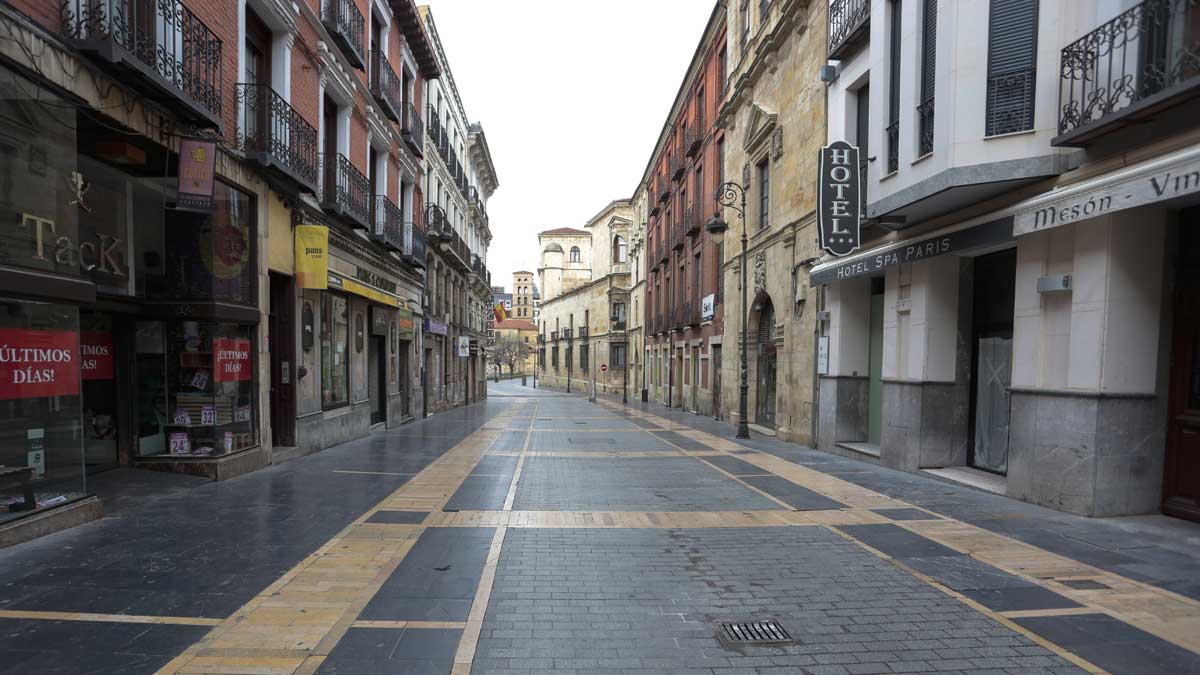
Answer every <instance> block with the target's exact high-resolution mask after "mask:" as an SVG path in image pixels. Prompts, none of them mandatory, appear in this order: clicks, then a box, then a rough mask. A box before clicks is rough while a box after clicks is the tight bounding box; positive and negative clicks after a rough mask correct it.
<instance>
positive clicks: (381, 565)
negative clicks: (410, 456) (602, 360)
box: [158, 411, 512, 675]
mask: <svg viewBox="0 0 1200 675" xmlns="http://www.w3.org/2000/svg"><path fill="white" fill-rule="evenodd" d="M511 418H512V413H511V411H510V412H508V413H501V414H500V415H498V416H497V417H495V418H493V419H492V420H490V421H489V422H488V423H487V424H485V425H484V427H483V428H481V429H479V430H477V431H475V432H474V433H472V434H471V435H469V436H467V437H466V438H465V439H463V441H462V442H461V443H459V444H458V445H456V446H454V447H453V448H451V449H450V450H448V451H447V452H446V453H445V454H443V455H442V456H441V457H439V458H438V459H436V460H434V461H433V462H432V463H430V464H429V466H427V467H426V468H425V469H424V470H423V471H421V472H420V473H419V474H417V475H416V476H415V477H414V478H413V479H412V480H411V481H409V482H407V483H405V484H404V485H403V486H401V487H400V488H399V489H397V490H396V491H395V492H393V493H392V494H391V495H389V496H388V497H387V498H386V499H384V500H383V501H382V502H380V503H379V504H377V505H376V506H374V507H373V508H371V509H369V510H367V511H366V512H365V513H363V514H362V515H361V516H360V517H359V518H358V519H357V520H355V521H354V522H353V523H351V524H350V525H348V526H347V527H346V528H344V529H343V530H342V531H341V532H339V533H338V535H337V536H335V537H334V538H333V539H331V540H329V541H328V542H326V543H325V544H324V545H323V546H321V547H320V548H319V549H317V550H316V551H315V552H314V553H312V554H311V555H309V556H308V557H307V558H305V559H304V560H303V561H301V562H300V564H298V565H296V566H295V567H294V568H292V569H291V570H289V571H288V572H287V573H286V574H284V575H283V576H282V577H280V578H279V579H278V580H276V581H275V582H274V583H272V584H271V585H270V586H268V587H267V588H266V589H264V590H263V592H262V593H260V594H259V595H257V596H256V597H254V598H253V599H252V600H250V602H248V603H246V604H245V605H244V606H242V608H241V609H239V610H238V611H237V612H235V613H234V614H233V615H232V616H230V617H229V618H228V619H226V620H225V621H223V622H222V623H221V625H219V626H217V627H216V628H214V629H213V630H212V631H210V632H209V633H208V634H207V635H206V636H205V637H204V638H203V639H201V640H200V641H199V642H198V643H196V644H194V645H192V646H191V647H189V648H188V649H187V650H186V651H185V652H184V653H183V654H181V655H180V656H178V657H176V658H175V659H173V660H171V661H170V662H169V663H168V664H167V665H165V666H164V667H163V668H161V669H159V671H158V674H159V675H190V674H193V673H209V674H218V675H222V674H229V675H234V674H245V673H256V674H262V675H293V674H296V675H310V674H311V673H314V672H316V670H317V668H319V667H320V665H321V663H322V662H323V661H324V659H325V657H326V656H328V654H329V652H330V651H332V649H333V647H334V646H335V645H336V644H337V642H338V640H340V639H341V637H342V635H344V634H345V632H346V631H347V630H348V629H349V628H350V626H351V625H352V624H353V623H354V620H355V619H356V618H357V616H358V614H359V612H361V611H362V609H363V607H365V606H366V604H367V603H368V602H369V601H370V599H371V598H372V597H373V596H374V595H375V593H376V592H377V591H378V590H379V588H380V586H382V585H383V582H384V581H386V580H387V578H388V576H389V575H390V574H391V573H392V572H393V571H394V570H395V569H396V567H397V566H399V564H400V562H401V561H402V560H403V559H404V556H405V555H407V553H408V551H409V550H410V549H411V548H412V546H413V543H414V542H415V541H416V539H417V537H419V536H420V534H421V532H422V531H424V529H425V527H426V525H427V524H428V519H427V520H426V523H425V524H422V525H403V524H390V523H367V522H366V521H367V520H368V519H369V518H370V517H371V516H373V515H374V514H375V513H377V512H379V511H382V510H396V511H430V512H437V511H439V510H440V509H441V508H442V506H444V505H445V504H446V502H447V501H448V500H449V499H450V497H451V496H452V495H453V494H454V492H455V490H457V489H458V487H459V485H460V484H461V483H462V481H463V480H464V479H465V478H466V477H467V475H468V474H470V473H471V470H472V469H474V467H475V465H476V464H477V463H478V462H479V460H480V459H481V458H482V457H483V455H484V453H485V452H486V450H487V448H488V447H489V446H490V445H491V443H492V442H493V441H494V440H495V439H496V438H497V437H498V436H499V434H500V433H501V430H502V429H504V428H505V427H507V424H508V421H509V420H510V419H511Z"/></svg>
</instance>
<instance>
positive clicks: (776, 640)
mask: <svg viewBox="0 0 1200 675" xmlns="http://www.w3.org/2000/svg"><path fill="white" fill-rule="evenodd" d="M717 638H718V639H719V640H720V641H721V642H723V643H725V644H727V645H773V644H781V643H785V642H794V641H795V640H794V638H792V636H791V634H790V633H788V632H787V629H786V628H784V627H783V626H782V625H780V624H779V622H778V621H776V620H774V619H768V620H766V621H722V622H720V623H718V624H717Z"/></svg>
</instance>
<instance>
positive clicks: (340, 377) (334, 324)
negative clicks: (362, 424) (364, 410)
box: [321, 292, 350, 408]
mask: <svg viewBox="0 0 1200 675" xmlns="http://www.w3.org/2000/svg"><path fill="white" fill-rule="evenodd" d="M349 402H350V302H349V300H347V299H346V296H344V295H340V294H338V293H329V292H326V293H322V294H321V405H322V407H324V408H336V407H340V406H344V405H346V404H347V403H349Z"/></svg>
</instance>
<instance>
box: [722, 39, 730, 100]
mask: <svg viewBox="0 0 1200 675" xmlns="http://www.w3.org/2000/svg"><path fill="white" fill-rule="evenodd" d="M720 61H721V72H720V77H721V79H720V82H721V91H725V85H726V84H728V82H729V50H728V49H726V48H725V47H721V56H720Z"/></svg>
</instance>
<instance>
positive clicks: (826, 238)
mask: <svg viewBox="0 0 1200 675" xmlns="http://www.w3.org/2000/svg"><path fill="white" fill-rule="evenodd" d="M818 165H819V170H818V173H817V232H818V233H819V234H820V237H821V248H823V249H825V250H826V251H828V252H829V254H830V255H835V256H844V255H850V254H851V253H853V252H854V251H856V250H857V249H858V247H859V246H860V245H861V243H862V239H861V232H860V227H861V223H860V222H859V215H860V214H861V213H862V186H861V185H860V184H859V179H860V176H861V174H860V173H859V171H858V148H856V147H854V146H853V145H850V144H849V143H847V142H846V141H834V142H833V143H830V144H829V145H827V146H825V147H824V148H821V151H820V154H819V159H818Z"/></svg>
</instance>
